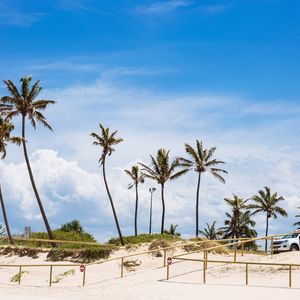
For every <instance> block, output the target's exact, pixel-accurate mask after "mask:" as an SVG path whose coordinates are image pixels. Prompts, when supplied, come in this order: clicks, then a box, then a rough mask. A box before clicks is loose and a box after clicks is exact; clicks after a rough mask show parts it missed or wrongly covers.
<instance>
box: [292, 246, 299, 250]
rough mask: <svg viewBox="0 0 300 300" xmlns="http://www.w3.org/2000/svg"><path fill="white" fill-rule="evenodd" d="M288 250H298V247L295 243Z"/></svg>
mask: <svg viewBox="0 0 300 300" xmlns="http://www.w3.org/2000/svg"><path fill="white" fill-rule="evenodd" d="M290 250H291V251H299V247H298V246H297V245H292V246H291V248H290Z"/></svg>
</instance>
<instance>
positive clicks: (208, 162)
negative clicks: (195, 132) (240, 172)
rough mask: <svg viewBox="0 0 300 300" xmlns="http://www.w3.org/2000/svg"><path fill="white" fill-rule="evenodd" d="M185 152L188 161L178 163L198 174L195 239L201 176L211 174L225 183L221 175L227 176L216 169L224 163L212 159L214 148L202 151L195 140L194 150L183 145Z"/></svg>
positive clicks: (225, 172) (187, 145)
mask: <svg viewBox="0 0 300 300" xmlns="http://www.w3.org/2000/svg"><path fill="white" fill-rule="evenodd" d="M185 151H186V153H187V154H188V156H189V157H190V159H186V158H181V159H180V161H181V163H182V164H183V165H184V166H187V167H188V168H189V169H190V170H194V171H195V172H197V173H198V183H197V191H196V237H198V234H199V193H200V182H201V175H202V174H203V173H205V172H209V173H211V174H212V175H213V176H214V177H215V178H217V179H218V180H220V181H221V182H222V183H225V179H224V178H223V176H222V175H223V174H228V172H227V171H225V170H223V169H219V168H217V166H218V165H220V164H224V163H225V162H223V161H221V160H217V159H214V158H213V155H214V152H215V151H216V147H213V148H211V149H204V148H203V145H202V142H199V141H198V140H196V148H193V147H192V146H190V145H189V144H185Z"/></svg>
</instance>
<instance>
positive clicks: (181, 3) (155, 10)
mask: <svg viewBox="0 0 300 300" xmlns="http://www.w3.org/2000/svg"><path fill="white" fill-rule="evenodd" d="M191 4H192V3H191V2H190V1H185V0H171V1H164V2H162V1H160V2H153V3H151V4H149V5H145V6H139V7H136V8H135V9H134V12H135V13H139V14H147V15H160V14H166V13H170V12H173V11H175V10H177V9H180V8H183V7H188V6H190V5H191Z"/></svg>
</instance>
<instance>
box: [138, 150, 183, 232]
mask: <svg viewBox="0 0 300 300" xmlns="http://www.w3.org/2000/svg"><path fill="white" fill-rule="evenodd" d="M169 153H170V151H167V150H165V149H159V150H158V151H157V154H156V158H154V157H153V156H152V155H150V158H151V167H149V166H147V165H145V164H143V163H139V164H140V165H141V166H142V174H143V175H144V177H146V178H149V179H152V180H155V181H156V182H157V183H158V184H160V186H161V202H162V216H161V229H160V232H161V234H163V233H164V224H165V197H164V189H165V184H166V182H167V181H168V180H175V179H177V178H179V177H180V176H182V175H184V174H185V173H187V172H188V169H186V168H185V169H182V170H180V171H178V172H176V171H177V169H178V168H179V167H181V166H182V165H181V163H180V161H179V158H175V159H174V160H173V161H172V162H170V158H169Z"/></svg>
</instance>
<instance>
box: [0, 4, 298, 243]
mask: <svg viewBox="0 0 300 300" xmlns="http://www.w3.org/2000/svg"><path fill="white" fill-rule="evenodd" d="M299 9H300V3H299V1H296V0H295V1H294V0H257V1H256V0H252V1H246V0H240V1H192V0H172V1H134V0H132V1H118V0H116V1H95V0H73V1H71V0H59V1H47V0H44V1H33V0H28V1H15V0H12V1H0V36H1V40H2V43H1V48H0V55H1V60H0V78H3V79H8V78H10V79H13V80H15V81H17V80H18V79H19V78H20V77H21V76H23V75H26V74H32V76H33V78H34V79H41V84H42V86H43V87H44V94H43V96H45V97H48V98H53V99H56V100H57V101H58V103H57V104H56V105H55V107H53V108H51V109H49V111H48V112H47V117H48V119H49V122H50V123H51V124H52V125H53V128H54V130H55V131H54V133H50V132H47V131H46V130H44V129H42V128H39V130H38V131H37V132H34V131H32V130H29V132H28V134H29V142H30V145H29V148H30V152H31V154H32V161H33V166H34V168H35V174H37V175H36V176H37V177H38V180H37V181H38V184H39V186H40V190H41V193H42V195H43V198H44V199H45V200H44V201H45V205H46V209H47V211H48V212H49V215H50V221H51V223H52V224H54V225H53V226H54V227H55V226H59V224H61V223H62V222H65V221H68V220H69V219H70V218H72V217H80V218H82V219H83V220H84V221H83V222H84V225H85V226H86V227H87V228H88V229H90V230H91V231H93V233H94V234H95V236H96V237H97V238H98V239H100V240H104V239H105V238H106V237H107V236H109V235H115V231H114V226H113V223H112V222H110V218H111V212H110V208H109V206H108V203H107V199H106V195H105V193H104V190H103V186H102V185H101V184H102V183H101V177H100V175H99V174H98V173H99V169H98V167H97V157H98V155H99V151H97V150H96V149H93V148H92V146H91V140H90V138H89V136H88V135H89V133H90V132H91V131H95V130H97V123H98V122H103V123H104V125H107V126H110V127H112V128H116V129H118V130H119V132H120V135H121V136H122V137H124V143H123V144H122V145H120V147H119V151H117V152H116V153H115V154H114V156H113V157H112V158H111V162H110V168H111V169H110V171H109V172H110V173H109V174H110V176H111V180H112V182H113V184H112V185H113V187H112V189H113V194H114V195H115V198H116V203H117V207H118V210H119V214H120V218H121V223H122V225H123V227H124V231H125V232H126V233H131V232H132V223H133V222H132V219H131V218H130V217H129V216H130V214H131V211H132V208H133V206H132V205H133V195H132V193H131V191H127V190H126V187H127V183H128V179H127V178H126V177H125V176H124V174H123V173H122V170H123V169H124V168H125V167H130V166H131V164H132V163H133V162H136V161H137V160H139V161H141V160H143V161H144V162H147V161H148V157H149V154H150V153H155V151H156V150H157V149H158V148H159V147H166V148H170V149H172V151H171V153H173V155H174V156H176V155H184V151H183V144H184V143H185V142H189V143H193V142H194V140H195V139H196V138H198V139H201V140H203V141H204V143H205V144H206V145H207V146H214V145H216V146H217V148H218V152H217V153H218V154H219V158H221V159H224V160H226V161H227V162H228V169H229V171H230V174H229V176H228V182H227V184H226V185H224V186H223V185H220V184H219V183H218V182H215V181H214V180H213V179H211V178H209V176H207V179H206V178H205V181H206V180H207V182H205V181H204V183H203V186H204V187H203V194H202V197H203V200H202V205H203V210H202V215H201V224H204V223H205V222H211V221H213V220H215V219H216V220H217V221H218V225H219V226H221V225H222V220H223V212H224V205H223V201H222V199H223V198H224V197H228V196H230V195H231V194H232V193H239V195H240V196H242V197H245V198H246V197H250V196H251V195H252V194H254V193H255V192H256V191H257V190H258V189H260V188H262V187H263V186H264V185H270V186H271V187H272V188H273V189H274V190H276V191H279V192H280V193H281V194H283V195H284V196H285V197H286V198H287V203H286V209H287V210H288V211H289V212H290V217H291V218H290V219H289V221H288V222H287V221H284V220H279V221H278V222H277V223H276V224H273V227H271V230H273V231H274V232H277V233H278V232H280V231H289V230H290V228H291V224H292V223H293V222H294V221H295V220H294V218H293V217H294V215H295V208H296V207H297V206H300V199H299V196H298V191H299V188H300V186H299V183H298V178H299V175H300V174H299V166H300V159H299V157H298V153H297V152H298V151H297V150H298V148H299V146H300V142H299V133H300V130H299V128H300V127H299V125H300V124H299V113H300V101H299V97H300V85H299V78H300V51H299V50H300V20H299V14H298V12H299ZM0 92H1V94H5V89H4V88H3V87H1V88H0ZM16 125H17V126H16V129H17V130H18V129H19V128H18V122H16ZM9 149H10V152H9V155H8V157H7V159H6V161H4V162H3V164H2V168H1V171H2V172H1V174H2V175H1V178H2V182H4V183H6V185H5V186H4V187H3V188H4V190H5V193H6V195H7V198H8V199H7V202H8V204H7V205H8V210H9V213H10V215H11V216H12V219H13V220H12V221H13V224H14V231H15V232H20V231H21V230H22V228H23V226H25V225H28V224H30V225H32V227H33V228H34V229H35V230H40V229H42V228H43V227H42V226H41V225H40V219H39V218H40V217H39V213H38V210H37V208H36V204H35V202H34V199H33V196H32V194H31V193H32V192H31V190H30V185H29V183H28V182H27V181H26V180H27V177H26V176H27V175H26V172H24V163H23V156H22V152H21V149H16V148H15V147H10V148H9ZM49 162H52V163H51V164H50V165H49ZM51 166H52V167H51ZM53 166H55V167H53ZM47 168H49V169H47ZM45 170H48V172H45ZM50 173H51V174H50ZM192 175H193V174H190V175H188V176H187V177H186V178H183V179H182V180H180V181H178V182H177V183H176V184H175V183H174V184H170V188H169V191H167V193H169V194H168V196H169V200H168V204H167V205H168V206H169V212H168V215H167V225H169V224H170V223H176V222H177V223H179V222H180V224H179V229H181V231H182V232H184V233H185V234H187V235H188V234H190V233H191V232H193V226H194V225H193V224H194V219H193V216H194V212H193V205H194V190H193V189H194V186H195V182H194V180H195V178H194V177H193V176H192ZM80 176H82V179H81V180H79V179H78V177H80ZM14 182H18V188H17V189H15V186H14V184H13V183H14ZM83 182H85V185H83ZM81 185H83V186H81ZM151 185H152V183H146V185H145V187H143V189H142V191H141V193H142V198H143V199H145V200H144V201H142V203H141V219H142V221H141V225H140V226H141V228H142V229H145V228H147V222H146V221H145V219H146V216H147V213H148V211H147V207H148V193H147V190H148V187H149V186H151ZM87 186H88V188H87ZM13 189H14V191H12V190H13ZM87 189H88V190H87ZM20 201H21V202H22V207H21V209H20ZM87 204H88V205H89V206H90V207H91V209H90V211H88V212H87V211H85V209H84V208H86V207H87ZM96 211H97V212H98V211H99V214H97V213H96ZM159 214H160V204H159V199H158V198H157V207H156V215H157V219H156V223H157V228H158V227H159ZM259 218H260V217H258V219H257V221H258V228H259V230H260V232H262V231H263V227H264V218H263V217H262V219H259ZM182 220H184V222H182Z"/></svg>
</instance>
